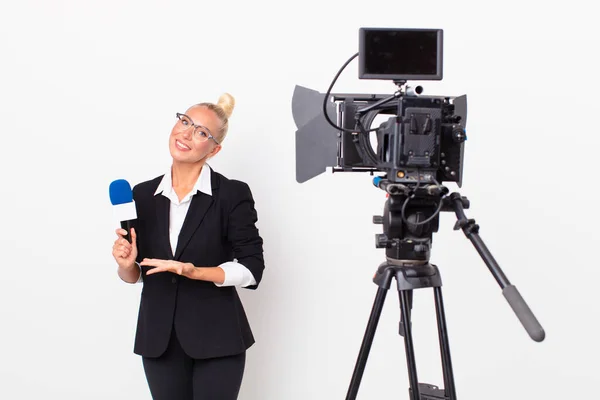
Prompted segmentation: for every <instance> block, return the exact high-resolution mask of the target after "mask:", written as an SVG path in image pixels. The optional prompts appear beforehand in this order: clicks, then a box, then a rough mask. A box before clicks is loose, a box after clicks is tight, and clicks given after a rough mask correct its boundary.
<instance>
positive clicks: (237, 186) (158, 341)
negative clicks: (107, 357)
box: [133, 170, 264, 358]
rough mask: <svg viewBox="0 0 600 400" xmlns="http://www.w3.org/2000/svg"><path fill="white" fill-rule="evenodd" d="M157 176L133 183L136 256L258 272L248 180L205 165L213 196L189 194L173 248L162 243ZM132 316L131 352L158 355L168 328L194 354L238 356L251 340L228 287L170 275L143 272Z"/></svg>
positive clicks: (165, 202)
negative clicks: (229, 265) (137, 304)
mask: <svg viewBox="0 0 600 400" xmlns="http://www.w3.org/2000/svg"><path fill="white" fill-rule="evenodd" d="M161 179H162V176H159V177H157V178H155V179H153V180H150V181H146V182H143V183H140V184H138V185H136V186H135V187H134V188H133V198H134V201H135V205H136V209H137V220H136V221H135V223H134V227H135V229H136V233H137V246H138V258H137V261H138V262H141V260H142V259H144V258H158V259H164V260H177V261H182V262H190V263H192V264H194V265H195V266H197V267H213V266H218V265H220V264H222V263H224V262H226V261H232V260H233V259H234V258H236V259H237V260H238V262H239V263H241V264H242V265H244V266H245V267H246V268H248V269H249V270H250V272H252V274H253V275H254V279H255V280H256V282H257V284H256V285H253V286H248V288H249V289H256V288H257V287H258V284H259V283H260V281H261V278H262V273H263V269H264V259H263V248H262V245H263V241H262V238H261V237H260V235H259V232H258V229H257V228H256V225H255V223H256V221H257V219H258V217H257V212H256V210H255V208H254V199H253V197H252V193H251V191H250V188H249V187H248V185H247V184H246V183H244V182H241V181H236V180H230V179H227V178H225V177H224V176H223V175H221V174H219V173H216V172H214V171H212V170H211V185H212V196H209V195H207V194H205V193H202V192H197V193H196V194H195V195H194V196H193V197H192V202H191V204H190V207H189V210H188V213H187V216H186V218H185V221H184V223H183V226H182V228H181V233H180V235H179V240H178V244H177V249H176V251H175V254H172V251H171V245H170V243H169V206H170V201H169V199H167V198H166V197H165V196H163V195H162V194H158V195H156V196H155V195H154V192H155V191H156V188H157V187H158V185H159V183H160V181H161ZM149 268H151V267H145V266H143V267H142V279H143V288H142V293H141V300H140V308H139V314H138V323H137V332H136V337H135V346H134V353H136V354H139V355H142V356H145V357H158V356H160V355H161V354H162V353H163V352H164V351H165V349H166V348H167V344H168V343H169V338H170V335H171V330H172V327H173V326H175V330H176V332H177V337H178V339H179V341H180V343H181V346H182V347H183V349H184V350H185V352H186V353H187V354H188V355H189V356H191V357H193V358H210V357H219V356H226V355H233V354H239V353H241V352H243V351H245V350H246V349H247V348H249V347H250V346H251V345H252V344H254V337H253V335H252V331H251V329H250V325H249V323H248V320H247V318H246V314H245V312H244V308H243V306H242V303H241V301H240V298H239V296H238V293H237V291H236V288H235V287H233V286H229V287H217V286H216V285H215V284H214V283H212V282H206V281H199V280H193V279H189V278H186V277H183V276H179V275H177V274H173V273H171V272H161V273H158V274H152V275H149V276H148V275H146V273H147V271H148V269H149Z"/></svg>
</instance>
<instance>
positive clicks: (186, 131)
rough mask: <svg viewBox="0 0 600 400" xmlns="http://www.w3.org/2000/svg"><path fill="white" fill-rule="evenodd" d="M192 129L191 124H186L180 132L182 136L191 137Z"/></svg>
mask: <svg viewBox="0 0 600 400" xmlns="http://www.w3.org/2000/svg"><path fill="white" fill-rule="evenodd" d="M193 131H194V127H193V126H188V127H187V128H185V129H184V130H183V131H182V132H181V134H182V135H183V137H184V138H186V139H191V138H192V132H193Z"/></svg>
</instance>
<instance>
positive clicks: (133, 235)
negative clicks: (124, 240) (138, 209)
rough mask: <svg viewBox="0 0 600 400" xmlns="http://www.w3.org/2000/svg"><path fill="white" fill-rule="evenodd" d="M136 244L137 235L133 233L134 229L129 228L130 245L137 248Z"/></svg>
mask: <svg viewBox="0 0 600 400" xmlns="http://www.w3.org/2000/svg"><path fill="white" fill-rule="evenodd" d="M136 244H137V234H136V233H135V228H131V245H132V246H134V247H137V246H136Z"/></svg>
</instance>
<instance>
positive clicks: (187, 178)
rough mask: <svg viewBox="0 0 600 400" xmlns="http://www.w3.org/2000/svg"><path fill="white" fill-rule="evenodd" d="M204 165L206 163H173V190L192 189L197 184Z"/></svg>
mask: <svg viewBox="0 0 600 400" xmlns="http://www.w3.org/2000/svg"><path fill="white" fill-rule="evenodd" d="M204 164H205V162H204V161H202V162H199V163H195V164H187V163H185V164H184V163H178V162H173V165H172V166H171V180H172V182H173V188H192V187H193V186H194V185H195V184H196V181H197V180H198V177H199V176H200V171H202V168H203V167H204Z"/></svg>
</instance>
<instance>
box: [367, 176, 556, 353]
mask: <svg viewBox="0 0 600 400" xmlns="http://www.w3.org/2000/svg"><path fill="white" fill-rule="evenodd" d="M420 176H421V174H420V173H419V172H417V177H420ZM400 178H402V177H400ZM430 182H431V181H428V182H427V183H426V184H421V183H420V182H419V181H417V183H409V184H406V183H404V182H403V183H398V182H393V181H390V180H388V179H387V177H376V178H375V179H374V180H373V184H374V185H375V186H377V187H378V188H380V189H382V190H384V191H385V192H386V193H387V194H388V199H387V200H386V202H385V206H384V210H383V216H374V217H373V223H375V224H382V225H383V233H382V234H377V235H376V241H375V246H376V247H377V248H385V249H386V257H387V262H388V264H391V265H397V266H401V267H402V266H407V265H426V264H429V257H430V255H431V244H432V240H433V233H435V232H437V231H438V227H439V214H440V212H441V211H454V213H455V214H456V217H457V221H456V224H455V225H454V230H458V229H461V230H462V231H463V233H464V234H465V236H466V237H467V238H468V239H469V240H471V243H472V244H473V245H474V246H475V248H476V249H477V252H478V253H479V255H480V256H481V258H482V259H483V261H484V262H485V264H486V265H487V267H488V269H489V270H490V272H491V273H492V275H493V276H494V278H495V279H496V282H498V285H500V287H501V288H502V294H503V295H504V297H505V298H506V300H507V301H508V303H509V305H510V306H511V308H512V309H513V311H514V312H515V314H516V315H517V317H518V318H519V321H520V322H521V324H522V325H523V327H524V328H525V330H526V331H527V333H528V334H529V336H530V337H531V338H532V339H533V340H534V341H536V342H541V341H543V340H544V338H545V336H546V334H545V332H544V329H543V328H542V326H541V325H540V323H539V322H538V321H537V319H536V317H535V315H534V314H533V312H532V311H531V309H530V308H529V306H528V305H527V303H525V300H524V299H523V297H522V296H521V294H520V293H519V291H518V290H517V288H516V287H515V286H514V285H512V284H511V283H510V281H509V280H508V278H507V277H506V275H505V274H504V272H503V271H502V269H501V268H500V266H499V265H498V263H497V262H496V260H495V259H494V256H493V255H492V253H491V252H490V251H489V249H488V248H487V246H486V245H485V243H484V242H483V240H482V239H481V237H480V236H479V225H477V224H476V223H475V220H474V219H468V218H467V217H466V215H465V212H464V210H465V209H468V208H469V205H470V202H469V200H468V199H467V198H466V197H463V196H461V195H460V194H459V193H456V192H454V193H451V194H450V195H448V192H449V191H448V188H446V187H445V186H443V185H440V184H438V183H437V182H435V180H434V181H433V182H434V183H430Z"/></svg>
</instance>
